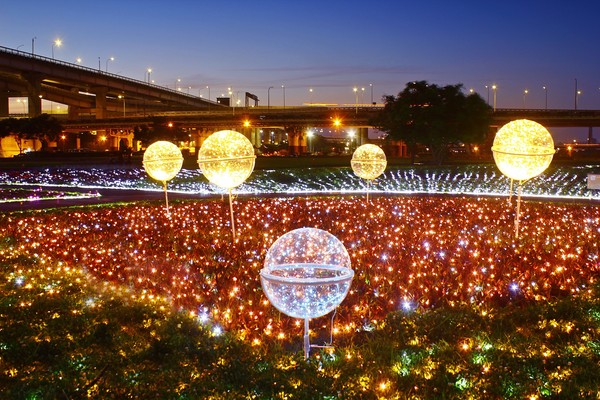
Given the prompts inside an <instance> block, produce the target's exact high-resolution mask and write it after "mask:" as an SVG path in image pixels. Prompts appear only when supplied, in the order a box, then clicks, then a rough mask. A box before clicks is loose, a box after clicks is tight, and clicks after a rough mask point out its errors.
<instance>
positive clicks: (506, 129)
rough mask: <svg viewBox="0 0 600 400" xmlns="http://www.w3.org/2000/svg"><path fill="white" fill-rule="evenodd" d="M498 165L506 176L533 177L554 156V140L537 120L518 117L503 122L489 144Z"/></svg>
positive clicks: (547, 164) (546, 165) (513, 177)
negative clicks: (505, 122) (492, 142)
mask: <svg viewBox="0 0 600 400" xmlns="http://www.w3.org/2000/svg"><path fill="white" fill-rule="evenodd" d="M492 152H493V154H494V160H495V161H496V165H497V166H498V169H500V171H501V172H502V173H503V174H504V175H506V176H507V177H509V178H511V179H515V180H519V181H524V180H527V179H531V178H534V177H536V176H538V175H539V174H541V173H542V172H544V171H545V170H546V168H548V166H549V165H550V162H551V161H552V157H553V156H554V152H555V150H554V141H553V140H552V136H551V135H550V132H548V130H547V129H546V128H544V127H543V126H542V125H540V124H538V123H537V122H534V121H530V120H527V119H519V120H516V121H512V122H509V123H508V124H506V125H504V126H503V127H502V128H500V130H499V131H498V133H496V137H495V138H494V144H493V146H492Z"/></svg>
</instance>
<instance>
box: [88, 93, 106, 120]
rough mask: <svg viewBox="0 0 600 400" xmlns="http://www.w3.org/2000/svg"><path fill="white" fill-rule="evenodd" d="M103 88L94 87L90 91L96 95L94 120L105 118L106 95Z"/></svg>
mask: <svg viewBox="0 0 600 400" xmlns="http://www.w3.org/2000/svg"><path fill="white" fill-rule="evenodd" d="M107 91H108V89H107V88H105V87H95V88H93V89H92V90H91V92H92V93H94V94H95V95H96V119H102V118H104V117H105V116H106V93H107Z"/></svg>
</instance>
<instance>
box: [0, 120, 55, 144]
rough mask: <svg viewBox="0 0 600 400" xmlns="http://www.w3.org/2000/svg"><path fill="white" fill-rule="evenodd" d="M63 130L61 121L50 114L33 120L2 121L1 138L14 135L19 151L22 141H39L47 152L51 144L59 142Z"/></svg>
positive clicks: (0, 127) (0, 123)
mask: <svg viewBox="0 0 600 400" xmlns="http://www.w3.org/2000/svg"><path fill="white" fill-rule="evenodd" d="M62 130H63V127H62V125H61V123H60V121H58V120H57V119H56V118H54V117H51V116H50V115H48V114H42V115H40V116H37V117H33V118H7V119H4V120H2V121H0V137H4V136H8V135H14V136H15V137H16V138H17V144H18V145H19V149H20V147H21V140H23V139H37V140H39V141H40V142H41V143H42V150H46V149H48V143H49V142H55V141H56V140H58V136H59V135H60V133H61V132H62Z"/></svg>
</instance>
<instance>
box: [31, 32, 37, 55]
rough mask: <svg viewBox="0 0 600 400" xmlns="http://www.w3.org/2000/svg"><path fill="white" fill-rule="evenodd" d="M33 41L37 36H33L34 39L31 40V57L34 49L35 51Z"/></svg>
mask: <svg viewBox="0 0 600 400" xmlns="http://www.w3.org/2000/svg"><path fill="white" fill-rule="evenodd" d="M35 39H37V36H34V37H32V38H31V55H34V54H35V51H34V49H35Z"/></svg>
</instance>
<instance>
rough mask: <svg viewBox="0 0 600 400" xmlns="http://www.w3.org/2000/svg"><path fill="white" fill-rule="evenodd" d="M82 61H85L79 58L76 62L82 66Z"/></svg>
mask: <svg viewBox="0 0 600 400" xmlns="http://www.w3.org/2000/svg"><path fill="white" fill-rule="evenodd" d="M82 61H83V60H82V59H81V57H77V59H76V60H75V62H76V63H77V64H81V62H82Z"/></svg>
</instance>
